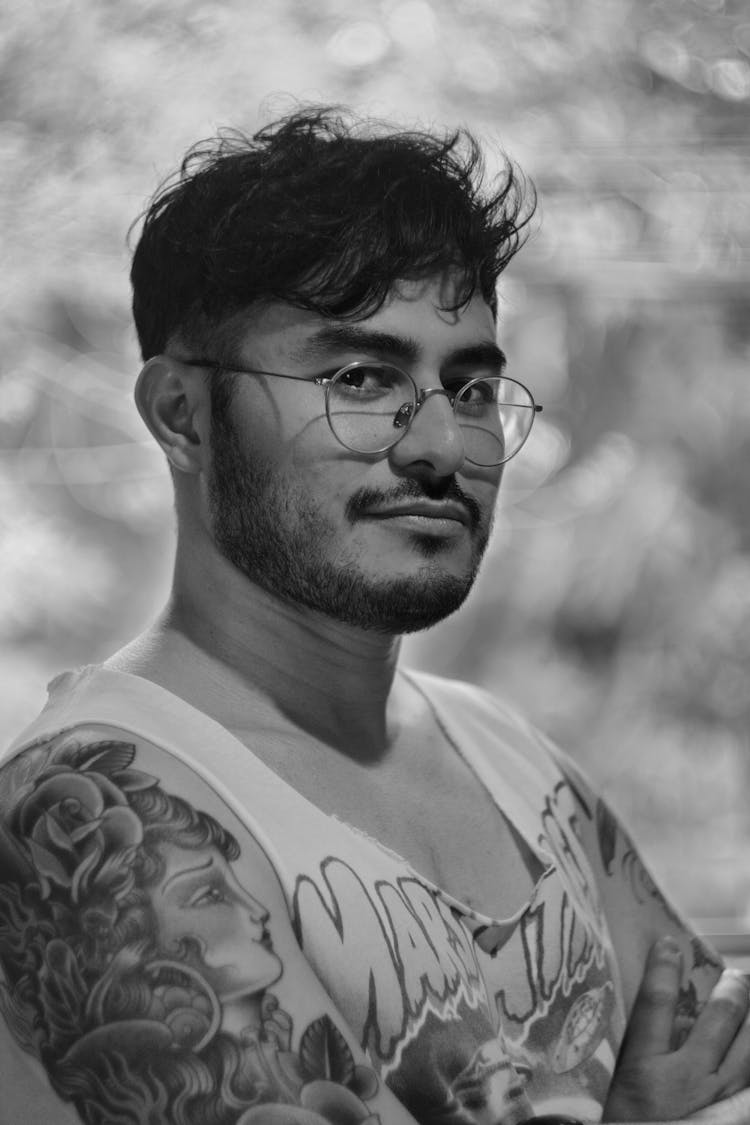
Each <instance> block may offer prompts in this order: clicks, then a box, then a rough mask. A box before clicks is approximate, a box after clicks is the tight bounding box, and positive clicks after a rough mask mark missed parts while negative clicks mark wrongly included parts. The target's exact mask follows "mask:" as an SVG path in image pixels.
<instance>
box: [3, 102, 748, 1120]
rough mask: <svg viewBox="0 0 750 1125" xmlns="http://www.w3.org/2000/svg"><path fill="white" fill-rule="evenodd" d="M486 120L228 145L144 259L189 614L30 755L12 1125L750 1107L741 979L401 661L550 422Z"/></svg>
mask: <svg viewBox="0 0 750 1125" xmlns="http://www.w3.org/2000/svg"><path fill="white" fill-rule="evenodd" d="M529 213H530V208H529V207H528V205H527V204H525V203H524V199H523V193H522V186H521V183H520V182H519V180H518V177H517V176H516V174H515V173H514V172H513V171H511V170H510V169H508V171H507V173H506V176H505V178H504V179H503V181H502V182H501V183H500V184H499V185H495V186H494V187H493V186H486V185H485V184H484V183H483V178H482V166H481V159H480V155H479V151H478V149H477V147H476V144H475V143H474V142H473V141H472V140H471V138H470V137H468V135H466V134H463V133H459V134H456V135H455V136H450V137H446V138H438V137H434V136H429V135H422V134H410V133H398V132H394V131H392V130H385V129H383V128H379V127H375V126H371V127H367V126H366V125H362V124H358V123H356V122H355V123H354V124H351V125H349V124H347V123H346V121H344V120H342V119H341V118H340V117H339V116H337V115H336V114H335V113H332V112H329V111H325V110H309V111H302V112H300V113H298V114H296V115H293V116H292V117H290V118H288V119H286V120H284V121H281V122H278V123H277V124H275V125H273V126H269V127H268V128H266V129H265V130H263V131H261V132H260V133H258V134H257V135H256V136H255V137H254V138H252V139H243V138H241V137H225V138H224V139H222V140H220V141H218V142H216V143H214V144H211V145H207V146H204V147H199V148H197V149H196V150H194V151H193V152H192V153H191V154H190V155H189V156H188V157H187V158H186V160H185V162H184V163H183V165H182V168H181V171H180V174H179V176H178V177H177V179H176V180H174V181H173V182H172V183H171V184H168V185H167V186H166V187H164V188H163V189H162V190H161V192H160V193H159V194H158V195H157V196H156V198H155V199H154V201H153V202H152V204H151V206H150V208H149V210H148V212H147V214H146V218H145V224H144V228H143V232H142V235H141V238H140V241H139V243H138V246H137V248H136V251H135V256H134V261H133V270H132V281H133V287H134V301H133V308H134V315H135V320H136V325H137V329H138V333H139V338H140V342H141V346H142V350H143V357H144V360H145V366H144V368H143V371H142V373H141V375H140V378H139V380H138V384H137V388H136V399H137V403H138V407H139V410H140V412H141V414H142V416H143V418H144V420H145V422H146V424H147V425H148V427H149V429H150V431H151V433H152V434H153V435H154V438H155V439H156V441H158V443H159V444H160V446H161V448H162V449H163V450H164V453H165V455H166V457H167V459H168V462H169V465H170V470H171V473H172V476H173V480H174V487H175V503H176V512H177V526H178V543H177V555H176V562H175V572H174V586H173V590H172V595H171V598H170V601H169V604H168V605H167V607H166V608H165V610H164V613H163V615H162V616H161V618H160V619H159V620H158V621H157V622H156V623H155V624H154V625H153V627H152V628H150V629H149V630H148V631H147V632H146V633H145V634H144V635H143V636H141V637H139V638H137V639H136V640H134V641H133V642H132V644H130V645H128V646H127V647H126V648H125V649H123V650H122V651H121V652H119V653H118V654H116V655H115V656H113V657H112V659H111V660H109V661H108V662H107V663H106V664H105V665H104V666H103V667H101V668H87V669H84V670H82V671H79V672H76V673H68V674H65V675H63V676H61V677H59V678H58V680H57V681H55V682H54V683H53V684H52V685H51V694H50V701H49V703H48V706H47V707H46V708H45V710H44V712H43V713H42V715H41V716H40V718H39V719H38V720H37V721H36V722H35V723H34V724H33V725H32V727H31V728H30V729H29V730H27V731H26V732H25V733H24V734H23V735H22V736H21V738H20V739H19V740H17V742H16V744H15V746H14V747H13V748H12V751H11V752H10V753H9V755H8V757H7V761H6V764H5V765H4V767H3V769H2V771H1V772H0V812H1V813H2V825H3V830H2V836H1V837H0V843H1V844H2V874H3V879H2V883H0V963H1V964H2V969H3V983H2V991H1V992H0V1009H1V1011H2V1015H3V1017H4V1020H3V1022H2V1029H3V1036H4V1040H3V1045H4V1051H3V1055H4V1058H5V1060H6V1070H7V1075H6V1078H5V1080H4V1083H3V1107H2V1108H0V1120H2V1121H4V1122H8V1123H10V1122H14V1123H16V1122H18V1121H21V1120H28V1121H36V1120H42V1119H46V1120H50V1121H53V1120H54V1121H55V1122H69V1121H70V1122H73V1121H83V1122H86V1123H90V1125H94V1123H101V1125H104V1123H105V1122H106V1123H107V1125H111V1123H119V1122H139V1123H140V1122H144V1123H145V1122H154V1123H155V1122H170V1123H171V1122H175V1123H179V1125H183V1123H185V1125H188V1123H190V1125H252V1123H262V1125H265V1123H268V1125H271V1123H273V1122H286V1123H288V1122H300V1123H303V1122H305V1123H310V1125H315V1123H318V1125H320V1123H321V1122H331V1123H335V1122H344V1121H346V1122H368V1123H370V1125H372V1123H374V1122H382V1123H383V1125H398V1123H402V1122H415V1121H416V1122H420V1123H422V1125H427V1123H437V1122H440V1123H455V1125H472V1123H473V1125H480V1123H481V1125H484V1123H506V1125H507V1123H517V1122H522V1121H527V1120H530V1119H532V1118H534V1117H537V1118H542V1117H543V1118H544V1120H546V1121H570V1120H588V1121H594V1120H599V1119H600V1118H601V1116H602V1113H603V1114H604V1118H605V1120H608V1121H634V1120H640V1121H644V1120H649V1121H657V1120H661V1119H669V1120H675V1119H679V1118H680V1117H683V1116H686V1115H688V1114H690V1113H692V1112H694V1111H696V1110H700V1109H702V1108H704V1107H707V1106H710V1105H712V1104H713V1103H715V1102H719V1101H725V1100H726V1099H729V1100H728V1101H726V1104H725V1105H723V1106H722V1112H724V1113H726V1114H727V1115H728V1116H731V1115H732V1114H734V1116H733V1117H732V1119H733V1120H737V1121H740V1120H744V1119H745V1117H743V1116H742V1114H743V1113H745V1114H746V1112H747V1098H746V1096H745V1095H744V1094H743V1093H742V1092H741V1091H743V1090H744V1089H745V1087H746V1086H747V1085H748V1082H750V1027H748V1024H747V1023H746V1015H747V1007H748V1001H747V988H746V986H745V983H744V980H743V979H742V978H741V977H740V976H739V975H738V974H733V973H731V972H729V971H726V972H724V973H722V972H721V964H720V962H719V960H718V958H717V957H716V956H715V955H714V954H713V953H712V952H711V951H710V950H708V949H706V948H705V947H704V946H703V945H702V944H701V943H700V941H699V940H698V939H697V938H696V937H695V936H694V935H693V934H692V933H691V932H690V930H689V929H688V928H687V927H686V926H685V925H684V923H683V922H682V921H681V920H680V918H679V917H678V916H677V915H676V914H675V913H674V912H673V911H672V910H671V908H670V907H669V906H668V904H667V903H666V901H665V900H664V898H663V897H662V896H661V894H660V893H659V891H658V890H657V888H656V887H655V886H654V885H653V883H652V882H651V880H650V879H649V877H648V875H647V873H646V871H645V870H644V868H643V866H642V864H641V861H640V859H639V857H638V855H637V853H636V852H635V851H634V849H633V847H632V845H631V843H630V841H629V840H628V838H627V836H626V835H625V833H624V832H623V831H622V829H621V828H620V826H619V825H618V824H617V822H616V820H615V819H614V817H613V816H612V814H611V813H610V812H609V810H608V809H607V808H606V806H605V805H604V804H603V803H602V802H601V801H600V800H599V799H598V798H597V797H596V795H595V794H594V793H592V792H591V790H590V788H589V787H588V785H587V783H586V782H585V780H584V779H583V778H581V777H580V776H579V774H578V773H577V771H576V770H575V769H574V768H573V766H572V765H571V763H570V762H569V761H568V760H567V759H565V758H564V757H563V756H562V755H560V754H559V752H558V751H557V750H556V749H555V748H553V747H551V746H549V745H548V744H547V743H546V742H545V741H544V740H543V739H542V737H541V736H540V735H539V734H537V733H536V732H535V731H534V730H532V729H531V728H530V727H529V726H528V725H527V724H526V723H524V722H523V721H522V720H521V719H519V718H518V717H517V716H515V715H514V714H513V713H512V712H510V711H509V710H507V709H506V708H504V707H502V706H500V705H499V704H498V703H496V702H495V701H494V700H492V699H490V698H488V697H487V696H486V695H485V694H483V693H481V692H479V691H477V690H476V689H474V688H471V687H469V686H467V685H464V684H460V683H451V682H446V681H442V680H439V679H437V678H434V677H430V676H425V675H418V674H416V673H413V672H409V671H407V670H406V669H403V668H400V667H399V666H398V664H397V658H398V648H399V637H400V635H401V634H403V633H405V632H409V631H411V630H415V629H422V628H427V627H429V626H430V625H431V624H433V623H435V622H437V621H439V620H441V619H442V618H444V617H445V616H447V615H448V614H450V613H452V612H454V611H455V610H456V609H458V608H459V606H460V605H461V603H462V602H463V600H464V599H465V597H466V596H467V594H468V593H469V591H470V589H471V586H472V583H473V580H474V577H475V575H476V572H477V568H478V566H479V564H480V561H481V558H482V555H483V552H484V549H485V547H486V544H487V540H488V536H489V534H490V528H491V523H492V513H493V508H494V505H495V499H496V495H497V490H498V487H499V485H500V481H501V477H502V472H503V466H504V465H505V464H506V463H507V461H508V460H509V459H510V458H511V457H513V456H515V455H516V454H517V453H518V452H519V451H520V449H521V447H522V446H523V443H524V441H525V440H526V438H527V437H528V434H529V431H530V429H531V426H532V423H533V420H534V416H535V413H536V412H537V410H538V409H540V408H539V407H537V406H536V404H535V403H534V400H533V397H532V395H531V393H530V392H529V391H528V390H527V389H526V388H525V386H523V385H522V384H521V383H519V382H517V381H516V380H515V377H514V378H510V377H508V376H507V375H506V373H505V357H504V356H503V354H502V352H501V350H500V348H499V347H498V344H497V341H496V325H495V319H496V309H497V304H496V295H495V289H496V283H497V279H498V277H499V275H500V273H501V272H502V270H503V269H504V267H505V266H506V265H507V263H508V261H509V260H510V258H511V257H512V255H513V254H514V253H515V251H516V250H517V248H518V246H519V244H520V241H521V239H522V234H523V230H524V227H525V224H526V223H527V221H528V217H529Z"/></svg>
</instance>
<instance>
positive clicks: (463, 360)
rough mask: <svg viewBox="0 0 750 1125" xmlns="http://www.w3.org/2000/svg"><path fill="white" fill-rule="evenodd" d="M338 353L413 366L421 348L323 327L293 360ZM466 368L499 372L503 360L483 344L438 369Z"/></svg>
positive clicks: (407, 340)
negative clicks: (389, 359) (381, 357)
mask: <svg viewBox="0 0 750 1125" xmlns="http://www.w3.org/2000/svg"><path fill="white" fill-rule="evenodd" d="M342 350H349V351H358V352H369V353H370V354H372V355H374V354H379V355H388V356H393V357H395V358H397V359H401V360H405V361H407V362H411V363H414V362H416V360H417V359H419V356H420V353H421V351H422V347H421V345H420V344H419V342H418V341H417V340H415V339H414V338H413V337H412V336H402V335H400V334H397V333H394V332H383V331H380V330H379V329H375V328H364V327H362V326H360V325H356V324H326V325H324V326H323V327H322V328H319V329H318V330H317V332H314V333H313V334H312V336H310V337H308V339H307V340H305V342H304V343H303V344H302V345H301V347H300V348H299V349H298V351H297V353H296V356H295V358H299V359H300V360H307V361H310V360H311V359H312V360H314V359H324V358H326V357H328V356H334V355H335V354H336V352H338V351H342ZM469 364H476V365H477V366H488V367H497V368H499V370H500V371H502V370H503V369H504V368H505V366H506V364H507V359H506V357H505V353H504V352H503V351H502V349H501V348H499V347H498V346H497V344H496V343H494V342H492V341H489V340H487V341H483V342H482V343H479V344H468V345H467V346H466V347H463V348H457V349H456V350H455V351H453V352H451V353H450V354H449V355H448V356H446V358H445V360H444V361H443V363H442V364H441V368H446V367H453V366H461V365H466V366H468V365H469Z"/></svg>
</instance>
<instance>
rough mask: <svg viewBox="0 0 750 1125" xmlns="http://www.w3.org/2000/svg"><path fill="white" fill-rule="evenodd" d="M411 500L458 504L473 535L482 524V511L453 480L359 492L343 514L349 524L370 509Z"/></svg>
mask: <svg viewBox="0 0 750 1125" xmlns="http://www.w3.org/2000/svg"><path fill="white" fill-rule="evenodd" d="M412 500H417V501H419V500H453V501H454V502H455V503H457V504H461V505H462V507H463V508H465V509H466V512H467V513H468V516H469V527H470V528H471V530H472V531H476V530H477V528H478V527H479V526H480V525H481V522H482V510H481V508H480V507H479V504H478V503H477V501H476V500H475V499H474V497H473V496H469V494H468V492H464V490H463V488H461V485H460V484H459V483H458V481H457V480H456V478H455V477H450V478H449V479H448V480H446V481H440V482H436V483H435V484H434V485H431V484H429V482H427V481H424V482H418V481H415V480H408V481H404V482H403V483H402V484H400V485H398V486H397V487H396V488H389V489H385V490H383V491H380V490H379V489H376V488H358V489H357V491H356V492H354V493H352V495H351V496H350V497H349V499H348V500H347V502H346V508H345V514H346V518H347V520H348V521H349V523H355V522H356V521H357V520H358V519H361V518H362V517H364V516H366V515H367V513H368V512H369V511H371V510H372V509H373V508H384V507H389V506H390V505H392V504H402V503H408V502H409V501H412Z"/></svg>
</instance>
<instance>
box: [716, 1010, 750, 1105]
mask: <svg viewBox="0 0 750 1125" xmlns="http://www.w3.org/2000/svg"><path fill="white" fill-rule="evenodd" d="M718 1074H719V1078H720V1079H721V1089H722V1095H723V1097H729V1096H730V1095H731V1094H736V1093H738V1091H740V1090H744V1089H745V1088H746V1087H747V1086H749V1085H750V1014H748V1015H747V1016H745V1019H744V1020H743V1022H742V1024H741V1026H740V1029H739V1031H738V1032H737V1034H736V1035H735V1037H734V1039H733V1040H732V1043H731V1045H730V1047H729V1050H728V1051H727V1053H726V1054H725V1055H724V1059H723V1061H722V1063H721V1065H720V1067H719V1070H718Z"/></svg>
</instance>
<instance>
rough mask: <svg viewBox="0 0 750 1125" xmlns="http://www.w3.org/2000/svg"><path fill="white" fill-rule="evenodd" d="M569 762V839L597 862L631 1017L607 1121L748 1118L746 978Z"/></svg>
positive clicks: (749, 1062) (749, 1049) (606, 1110)
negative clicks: (728, 964)
mask: <svg viewBox="0 0 750 1125" xmlns="http://www.w3.org/2000/svg"><path fill="white" fill-rule="evenodd" d="M562 765H563V769H564V772H565V774H566V776H567V779H568V785H569V787H570V792H571V795H572V799H571V801H570V805H569V806H568V808H569V813H570V823H569V827H570V830H571V832H570V837H569V838H571V839H573V840H575V841H577V842H578V843H579V844H580V847H581V849H582V852H583V853H584V854H585V855H586V857H587V859H588V861H589V863H590V864H591V866H592V867H593V871H594V875H595V878H596V881H597V886H598V889H599V892H600V894H601V897H602V901H603V906H604V912H605V915H606V918H607V923H608V927H609V930H610V933H611V937H612V941H613V944H614V947H615V951H616V953H617V960H618V965H619V968H620V972H621V974H622V984H623V992H624V996H625V1002H626V1008H627V1012H628V1016H629V1022H628V1027H627V1030H626V1035H625V1040H624V1042H623V1046H622V1049H621V1052H620V1055H619V1058H618V1063H617V1069H616V1071H615V1075H614V1079H613V1082H612V1086H611V1089H610V1094H609V1099H608V1101H607V1104H606V1106H605V1108H604V1120H605V1121H612V1122H614V1121H617V1122H620V1121H623V1122H624V1121H658V1120H662V1119H664V1120H676V1119H678V1118H682V1117H687V1116H688V1115H690V1114H692V1113H694V1112H696V1111H698V1110H704V1109H705V1108H706V1107H713V1110H712V1109H708V1110H707V1111H706V1112H707V1113H708V1114H711V1113H712V1112H714V1113H716V1114H722V1113H724V1114H725V1116H724V1117H723V1118H721V1120H724V1121H725V1122H726V1125H732V1123H735V1122H737V1123H740V1122H745V1121H747V1120H748V1117H750V1091H746V1087H747V1086H748V1084H749V1083H750V1022H748V1019H749V1017H748V984H747V981H746V979H745V978H744V976H743V975H742V974H740V973H737V972H734V971H732V970H725V971H723V972H722V969H723V965H722V961H721V959H720V957H719V956H718V955H717V954H716V953H715V952H714V951H713V950H712V949H710V948H709V947H708V946H707V945H706V944H705V943H704V942H703V941H702V940H701V939H700V938H699V937H698V936H697V935H696V933H695V932H694V930H693V929H692V928H691V927H690V925H689V924H688V923H687V922H686V921H685V920H684V919H683V918H682V917H681V916H680V915H679V914H678V912H677V911H676V910H675V909H674V908H673V907H672V905H671V904H670V903H669V902H668V900H667V899H666V898H665V896H664V895H663V894H662V892H661V891H660V889H659V887H658V886H657V885H656V883H655V882H654V880H653V879H652V878H651V875H650V874H649V872H648V870H647V869H646V867H645V865H644V863H643V861H642V859H641V856H640V855H639V853H638V851H637V849H636V848H635V846H634V845H633V842H632V840H631V839H630V836H629V835H628V833H627V832H626V831H625V829H624V828H623V826H622V825H621V823H620V822H619V820H618V819H617V817H616V816H615V815H614V813H613V812H612V810H611V809H610V808H609V807H608V806H607V804H606V803H605V802H604V801H603V800H602V799H601V798H599V797H597V796H596V795H595V794H594V793H593V792H592V790H591V789H590V787H589V786H588V784H587V782H586V780H585V779H584V778H583V777H582V776H581V775H580V774H579V773H578V771H577V770H575V768H574V767H573V766H571V764H570V763H569V762H564V763H562ZM563 803H564V802H563ZM581 869H582V870H583V865H582V868H581ZM740 1091H745V1092H743V1093H742V1094H740V1093H739V1092H740ZM735 1095H739V1100H738V1099H737V1098H735V1097H734V1096H735ZM727 1099H732V1101H731V1102H730V1101H728V1100H727ZM722 1103H723V1104H722ZM717 1120H718V1118H717Z"/></svg>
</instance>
